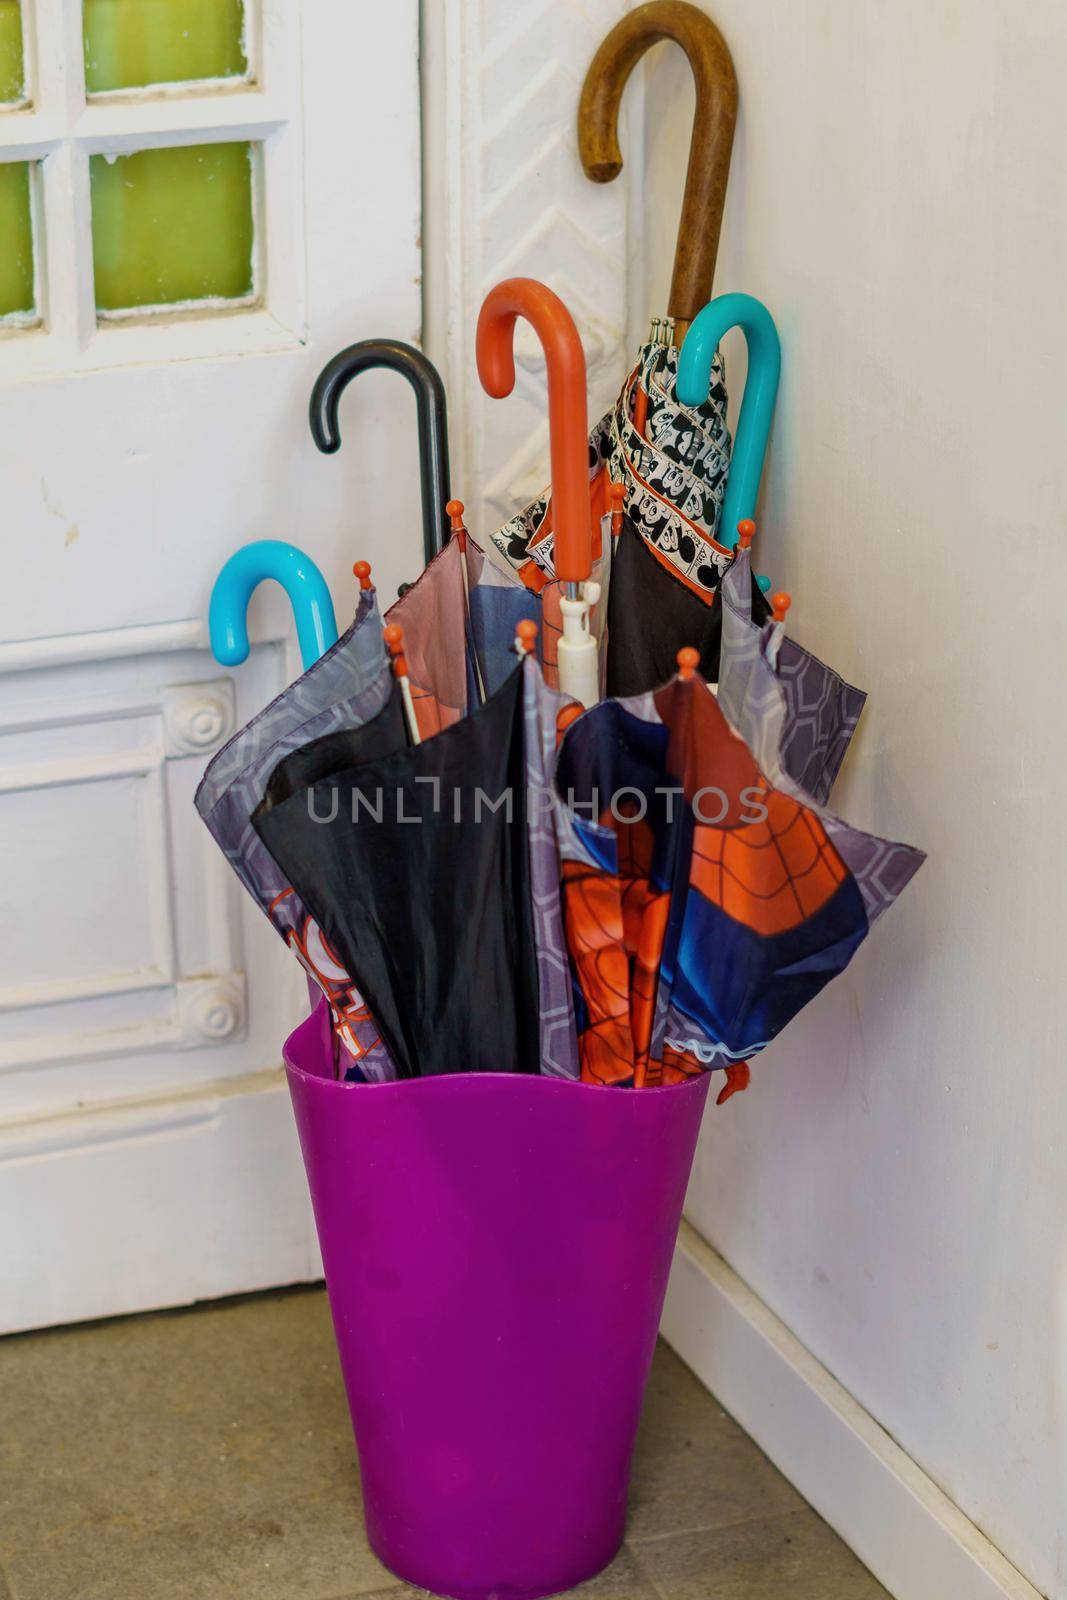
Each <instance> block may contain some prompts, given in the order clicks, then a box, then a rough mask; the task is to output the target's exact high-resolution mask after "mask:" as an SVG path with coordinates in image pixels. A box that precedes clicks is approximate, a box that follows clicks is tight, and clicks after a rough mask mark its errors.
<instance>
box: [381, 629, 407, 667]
mask: <svg viewBox="0 0 1067 1600" xmlns="http://www.w3.org/2000/svg"><path fill="white" fill-rule="evenodd" d="M382 638H383V639H384V640H385V648H386V649H387V650H388V652H389V654H390V655H391V656H392V658H393V673H394V675H395V676H396V677H398V678H406V677H407V675H408V664H407V662H406V661H405V659H404V630H403V628H402V627H401V626H400V624H399V622H389V623H387V624H386V625H385V627H384V628H383V629H382Z"/></svg>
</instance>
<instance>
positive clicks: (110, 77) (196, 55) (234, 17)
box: [82, 0, 248, 94]
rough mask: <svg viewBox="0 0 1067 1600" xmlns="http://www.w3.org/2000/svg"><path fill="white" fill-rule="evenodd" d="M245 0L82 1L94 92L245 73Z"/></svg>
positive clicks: (87, 61)
mask: <svg viewBox="0 0 1067 1600" xmlns="http://www.w3.org/2000/svg"><path fill="white" fill-rule="evenodd" d="M244 25H245V18H244V0H83V5H82V26H83V30H84V34H85V87H86V90H87V91H88V92H89V94H99V93H101V92H102V91H105V90H108V89H136V88H141V87H142V86H143V85H145V84H150V83H187V82H189V81H191V80H196V79H199V78H243V77H244V76H245V75H246V73H247V72H248V58H247V56H246V54H245V38H244Z"/></svg>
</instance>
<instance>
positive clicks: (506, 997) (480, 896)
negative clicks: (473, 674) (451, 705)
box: [252, 657, 540, 1077]
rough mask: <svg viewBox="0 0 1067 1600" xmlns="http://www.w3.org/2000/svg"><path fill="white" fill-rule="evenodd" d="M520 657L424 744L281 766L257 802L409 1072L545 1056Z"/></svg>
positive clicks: (484, 1068)
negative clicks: (284, 769)
mask: <svg viewBox="0 0 1067 1600" xmlns="http://www.w3.org/2000/svg"><path fill="white" fill-rule="evenodd" d="M398 659H399V663H400V671H401V674H402V675H403V673H404V671H405V668H404V664H403V660H402V657H399V658H398ZM531 665H532V664H531ZM523 668H524V663H517V664H516V666H515V668H514V670H513V671H512V674H511V676H510V677H509V678H508V680H507V681H506V682H505V683H504V684H503V685H502V687H501V688H500V689H498V690H497V691H496V692H495V694H493V695H491V696H490V697H489V699H488V700H486V701H485V703H484V704H482V705H479V706H477V707H475V708H474V709H472V710H471V711H470V713H469V714H468V715H467V716H466V717H464V718H462V719H461V720H459V721H457V722H455V723H453V724H452V725H451V726H449V727H447V728H444V729H442V730H441V731H440V732H439V733H437V734H436V735H435V736H433V737H432V738H430V739H428V740H426V741H425V742H422V743H419V744H417V745H414V746H410V747H407V748H403V749H399V750H395V751H392V752H390V753H388V754H386V755H384V756H380V757H372V758H370V759H362V758H360V757H357V759H356V760H355V761H353V762H348V763H346V764H345V765H344V766H342V767H340V768H338V769H335V770H333V771H331V772H330V773H329V774H328V775H325V776H322V777H320V778H318V780H317V781H315V782H312V783H310V784H308V785H306V786H305V787H303V788H299V787H297V788H295V789H292V790H291V791H290V790H289V788H288V785H287V784H282V783H279V785H278V786H277V787H276V788H274V793H272V788H273V787H274V780H273V779H272V781H271V785H268V789H267V793H266V795H265V797H264V799H263V801H262V802H261V804H260V805H259V806H258V807H257V808H256V811H255V812H254V813H253V817H252V822H253V826H254V828H255V829H256V832H257V833H258V834H259V836H260V838H261V839H262V840H263V842H264V844H265V845H266V847H267V849H268V850H269V852H270V854H271V856H272V857H273V858H274V860H275V861H276V862H277V863H278V864H279V866H280V868H281V869H282V871H283V872H284V874H285V876H286V877H287V879H288V880H289V881H290V882H291V883H292V884H293V885H294V887H295V888H296V889H297V891H298V893H299V894H300V897H301V899H302V900H303V901H304V903H305V904H306V905H307V906H308V907H309V908H310V910H311V912H312V914H313V915H314V917H315V919H316V921H317V922H318V924H319V926H320V927H321V928H322V929H323V930H324V932H325V935H326V937H327V939H328V940H329V942H330V945H331V947H332V948H334V949H336V950H337V951H338V952H339V954H340V956H341V959H342V961H343V962H344V965H345V967H346V968H347V970H348V971H350V972H352V973H353V974H354V975H355V977H356V981H357V982H358V984H359V987H360V991H361V993H362V994H363V995H364V996H365V997H366V999H367V1001H368V1003H369V1005H370V1007H371V1010H372V1011H373V1014H374V1016H375V1018H376V1019H377V1021H378V1022H379V1024H380V1026H381V1028H382V1032H383V1035H384V1037H385V1039H386V1041H387V1043H388V1046H389V1050H390V1054H391V1056H392V1058H393V1060H394V1061H395V1062H396V1064H397V1068H398V1071H399V1074H400V1076H401V1077H417V1076H421V1075H424V1074H430V1073H448V1072H515V1071H518V1072H537V1071H538V1070H539V1067H540V1030H539V1011H538V982H537V955H536V949H535V944H534V930H533V917H532V910H531V893H530V873H529V855H528V841H527V812H526V737H525V725H524V703H523V699H524V697H523ZM534 670H536V669H534ZM364 733H366V730H364ZM275 795H277V796H278V798H275Z"/></svg>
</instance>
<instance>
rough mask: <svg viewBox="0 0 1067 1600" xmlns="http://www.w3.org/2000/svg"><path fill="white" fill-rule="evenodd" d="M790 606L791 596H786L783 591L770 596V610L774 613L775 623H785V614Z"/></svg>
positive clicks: (791, 602)
mask: <svg viewBox="0 0 1067 1600" xmlns="http://www.w3.org/2000/svg"><path fill="white" fill-rule="evenodd" d="M792 604H793V596H792V595H790V594H786V592H785V590H784V589H783V590H782V591H781V593H780V594H772V595H771V610H772V611H773V613H774V620H775V622H784V621H785V614H786V612H787V611H788V610H789V607H790V606H791V605H792Z"/></svg>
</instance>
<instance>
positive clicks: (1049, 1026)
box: [646, 0, 1067, 1600]
mask: <svg viewBox="0 0 1067 1600" xmlns="http://www.w3.org/2000/svg"><path fill="white" fill-rule="evenodd" d="M714 15H715V18H716V20H717V21H718V22H719V24H720V26H721V27H722V29H723V31H724V33H725V34H726V37H727V39H728V40H729V42H730V44H731V47H732V49H733V52H734V55H735V59H736V64H737V69H738V75H739V78H740V83H741V95H742V110H741V120H740V124H739V128H738V136H737V141H736V145H735V151H734V161H733V169H732V175H731V182H730V196H729V201H728V206H727V217H726V226H725V232H724V238H723V246H722V250H721V253H720V259H719V268H718V272H717V276H716V289H717V290H718V291H725V290H729V289H744V290H748V291H749V292H751V293H754V294H756V295H758V296H760V297H761V298H762V299H764V300H765V301H766V302H767V304H768V305H769V307H770V308H771V310H772V312H773V314H774V315H775V317H776V319H777V321H778V326H779V329H780V331H781V335H782V342H783V347H784V372H783V386H782V391H781V395H780V398H779V402H778V412H777V418H776V422H775V429H774V434H773V442H772V456H771V459H770V463H769V471H768V474H767V477H766V479H765V493H764V501H763V512H762V531H761V534H760V538H759V554H760V558H761V565H762V566H763V567H764V569H765V570H767V571H769V572H770V573H771V574H772V575H773V577H774V580H775V582H776V583H778V584H783V585H784V586H785V587H787V588H789V589H791V590H792V592H793V595H794V610H793V613H792V615H791V619H790V620H791V622H792V624H793V626H794V630H795V633H796V635H797V637H798V638H799V639H800V640H801V641H802V642H803V643H805V644H807V645H809V646H810V647H811V648H813V649H814V650H816V651H817V652H818V653H819V654H821V655H823V656H825V657H826V658H827V659H829V660H830V661H831V662H833V663H834V664H835V665H836V666H837V667H839V668H840V669H841V670H842V671H844V672H845V673H846V674H847V675H849V676H850V677H852V678H853V680H854V681H856V682H857V683H860V684H862V685H864V686H865V687H867V688H868V689H869V690H870V691H871V699H870V703H869V706H868V709H867V711H866V713H865V717H864V721H863V724H862V726H861V732H860V734H859V736H858V738H857V741H856V744H855V747H854V750H853V753H852V755H851V757H850V760H849V762H848V764H847V766H846V771H845V777H844V779H843V781H842V784H841V787H840V790H839V793H838V796H837V803H838V805H839V808H840V809H841V810H842V811H843V812H844V814H845V815H846V816H847V817H849V818H850V819H851V820H854V821H856V822H857V823H860V824H862V825H864V826H866V827H869V828H872V829H874V830H876V831H878V832H881V833H884V834H887V835H890V836H894V837H900V838H905V839H907V840H908V841H910V842H912V843H914V844H918V845H922V846H923V847H924V848H925V849H926V850H928V851H929V855H930V859H929V862H928V864H927V865H926V866H925V867H924V868H923V870H922V872H921V873H920V875H919V877H918V879H917V880H916V882H915V884H914V885H913V886H912V888H911V889H910V890H909V891H908V893H907V894H906V895H905V897H904V900H903V901H902V903H901V904H900V905H899V906H898V907H896V908H894V910H893V911H892V912H891V913H890V914H889V915H888V917H887V918H886V920H885V922H884V923H882V924H881V925H880V926H879V927H878V928H877V929H876V930H875V933H874V935H873V937H872V938H871V940H870V942H869V944H868V945H867V946H866V947H865V948H864V949H863V950H862V951H861V952H860V954H859V956H858V957H857V959H856V961H855V962H854V964H853V966H852V968H851V969H850V971H849V972H848V973H847V974H846V975H845V976H844V977H843V978H841V979H839V980H838V981H837V982H836V983H835V984H834V985H833V986H832V987H831V988H830V989H829V990H828V991H827V992H826V993H825V994H824V995H823V996H822V998H821V999H820V1001H818V1002H817V1003H816V1004H814V1005H813V1006H811V1007H810V1008H809V1010H808V1011H807V1012H806V1013H805V1014H804V1015H803V1016H802V1017H801V1018H800V1019H799V1020H798V1021H797V1022H796V1023H795V1024H794V1025H793V1027H792V1028H790V1030H789V1032H788V1034H787V1035H786V1037H785V1038H784V1039H783V1040H782V1041H780V1043H779V1045H778V1046H777V1047H775V1048H773V1049H771V1050H769V1051H768V1052H767V1054H766V1055H765V1056H764V1057H763V1058H762V1060H761V1061H760V1062H759V1063H758V1065H757V1066H756V1069H755V1071H754V1074H753V1079H754V1081H753V1087H752V1089H751V1091H750V1092H749V1093H748V1094H747V1095H745V1096H741V1097H737V1098H735V1099H734V1100H733V1101H732V1102H731V1103H730V1104H729V1106H728V1107H726V1108H725V1109H724V1110H722V1111H719V1112H717V1113H715V1114H714V1115H712V1116H710V1117H709V1119H708V1124H709V1125H708V1126H707V1127H706V1129H705V1137H704V1140H703V1143H702V1146H701V1151H700V1155H699V1161H698V1169H697V1175H696V1178H695V1180H694V1184H693V1189H692V1192H691V1203H690V1217H691V1220H692V1221H693V1222H694V1223H695V1225H696V1226H697V1227H698V1228H699V1230H700V1231H701V1232H702V1233H703V1234H704V1235H705V1236H706V1237H707V1238H708V1239H709V1240H711V1241H712V1242H713V1243H714V1245H715V1246H716V1247H717V1248H718V1249H719V1250H720V1251H721V1252H722V1253H723V1254H724V1255H725V1256H726V1257H727V1259H728V1260H729V1261H730V1263H731V1264H732V1265H733V1266H734V1267H735V1268H736V1269H737V1270H738V1271H739V1272H740V1273H741V1275H742V1276H743V1277H744V1278H745V1279H746V1280H747V1281H748V1282H749V1283H750V1284H751V1286H752V1287H753V1288H754V1289H755V1290H756V1291H757V1292H758V1293H759V1294H760V1295H761V1296H762V1297H763V1298H764V1299H765V1300H766V1301H767V1302H768V1303H769V1304H770V1305H771V1306H772V1307H773V1309H774V1310H775V1311H776V1312H778V1313H779V1315H781V1316H782V1317H783V1318H784V1320H785V1321H786V1322H787V1323H788V1324H789V1326H790V1327H791V1328H792V1329H793V1330H794V1331H795V1332H796V1333H797V1334H798V1336H799V1337H800V1338H801V1339H802V1340H803V1342H804V1343H805V1344H806V1345H807V1346H808V1347H809V1348H810V1349H811V1350H812V1352H813V1353H814V1354H815V1355H816V1356H817V1357H818V1358H819V1359H820V1360H821V1361H823V1362H824V1363H825V1364H826V1365H827V1366H828V1367H829V1368H830V1370H831V1371H832V1372H833V1373H834V1374H835V1375H836V1376H837V1377H838V1378H839V1379H840V1380H841V1381H842V1382H843V1383H844V1385H845V1386H846V1387H847V1388H848V1389H849V1390H850V1391H851V1392H852V1393H853V1394H854V1395H855V1396H856V1397H857V1398H858V1399H859V1400H860V1401H861V1403H862V1404H863V1405H864V1406H866V1407H867V1408H868V1409H869V1410H870V1411H871V1412H872V1413H873V1414H874V1415H875V1417H877V1418H878V1420H879V1421H880V1422H881V1423H882V1424H883V1425H884V1426H885V1427H886V1429H887V1430H888V1431H889V1432H890V1433H891V1434H892V1435H893V1436H894V1437H895V1438H896V1439H897V1440H898V1441H899V1442H900V1443H901V1444H902V1445H903V1446H904V1448H905V1449H906V1450H907V1451H908V1452H909V1453H910V1454H911V1455H912V1456H913V1457H914V1458H915V1459H916V1460H917V1461H918V1462H919V1463H920V1464H921V1465H922V1466H923V1467H924V1468H925V1469H926V1470H927V1472H929V1473H930V1475H931V1476H932V1477H933V1478H935V1479H936V1480H937V1481H938V1482H939V1483H940V1484H941V1485H942V1486H943V1487H944V1488H945V1489H946V1490H947V1492H948V1493H949V1494H950V1495H951V1497H952V1498H953V1499H954V1500H955V1501H956V1502H957V1503H958V1504H959V1505H960V1506H961V1507H962V1508H963V1509H964V1510H965V1512H966V1513H967V1514H968V1515H969V1516H970V1517H971V1518H972V1519H973V1520H974V1521H975V1522H976V1523H977V1524H978V1525H979V1526H980V1527H981V1528H982V1529H983V1530H984V1531H985V1532H986V1533H987V1534H988V1535H989V1537H990V1538H991V1539H992V1540H993V1541H994V1543H996V1544H997V1545H998V1546H999V1547H1000V1548H1001V1549H1002V1550H1003V1551H1004V1552H1005V1554H1006V1555H1007V1556H1008V1557H1009V1558H1010V1559H1011V1560H1012V1561H1013V1562H1014V1563H1015V1564H1016V1565H1017V1566H1018V1567H1019V1568H1020V1569H1021V1570H1022V1571H1024V1572H1025V1573H1026V1574H1027V1575H1028V1576H1029V1577H1030V1578H1031V1580H1032V1581H1033V1582H1034V1583H1035V1584H1036V1585H1037V1587H1038V1588H1039V1589H1041V1590H1042V1592H1047V1593H1049V1594H1051V1595H1054V1596H1058V1597H1063V1596H1067V1551H1065V1544H1064V1540H1065V1532H1067V1528H1065V1516H1064V1506H1065V1472H1064V1468H1065V1465H1067V1448H1065V1432H1067V1412H1065V1408H1067V1361H1065V1356H1064V1350H1065V1340H1067V1234H1065V1226H1064V1222H1065V1216H1067V1163H1065V1161H1064V1157H1063V1131H1064V1127H1065V1123H1067V1116H1065V1114H1067V1072H1065V1068H1067V1061H1065V1055H1067V1051H1065V1048H1064V1024H1063V1006H1064V993H1065V987H1067V985H1065V978H1067V971H1065V961H1064V948H1065V938H1064V918H1063V906H1064V887H1065V872H1064V842H1065V838H1067V834H1065V832H1064V827H1065V823H1064V818H1063V815H1062V810H1063V795H1064V778H1065V776H1067V759H1065V757H1064V754H1063V745H1062V742H1061V737H1060V733H1061V729H1062V727H1063V713H1064V690H1065V684H1067V679H1065V667H1067V644H1065V640H1067V630H1065V628H1064V624H1063V620H1062V614H1061V613H1062V607H1063V604H1064V598H1065V596H1067V585H1065V582H1064V580H1065V578H1067V540H1065V536H1067V527H1065V521H1067V466H1065V450H1064V432H1065V430H1064V423H1065V420H1067V407H1065V403H1064V387H1063V383H1064V372H1065V369H1067V318H1065V295H1064V286H1065V283H1067V215H1065V206H1064V201H1065V173H1067V116H1065V112H1064V84H1065V82H1067V12H1065V11H1064V8H1063V7H1062V6H1061V5H1059V4H1058V3H1057V0H1028V4H1026V5H1018V4H1012V3H1010V0H937V3H936V4H934V5H931V4H930V3H929V0H894V3H893V4H892V5H889V4H884V3H879V0H836V3H835V0H715V7H714ZM691 106H692V96H691V92H690V90H689V86H688V83H687V69H686V68H685V66H684V63H683V62H682V60H681V58H680V56H679V55H678V54H677V53H676V52H675V51H674V50H673V48H672V47H669V46H663V47H660V49H659V50H658V51H657V52H656V55H655V57H654V58H653V62H652V64H651V66H650V72H649V78H648V103H647V109H646V116H647V128H648V148H649V163H650V174H651V175H650V179H649V183H648V185H647V194H648V199H647V200H646V239H651V238H652V237H653V231H654V229H655V228H656V227H657V226H660V227H662V231H663V234H664V239H665V245H664V249H663V251H662V254H661V256H660V257H659V258H658V259H657V258H656V256H655V255H654V254H652V253H651V252H650V253H649V258H650V260H651V261H652V262H653V263H654V271H653V272H652V274H651V281H650V282H649V284H648V293H647V307H646V309H647V310H648V311H652V310H656V309H658V310H660V311H662V310H663V309H664V306H663V301H664V297H665V293H666V285H667V281H668V278H669V271H670V256H671V248H672V246H673V238H674V229H675V218H676V215H677V200H678V197H679V195H680V187H681V177H682V173H683V170H684V161H685V152H686V150H687V148H688V138H689V127H690V117H691ZM742 366H743V363H741V364H740V365H739V364H738V363H736V362H735V368H736V369H737V375H739V373H740V370H741V367H742ZM735 398H736V396H735ZM946 1600H949V1597H946Z"/></svg>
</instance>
